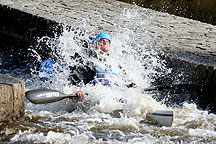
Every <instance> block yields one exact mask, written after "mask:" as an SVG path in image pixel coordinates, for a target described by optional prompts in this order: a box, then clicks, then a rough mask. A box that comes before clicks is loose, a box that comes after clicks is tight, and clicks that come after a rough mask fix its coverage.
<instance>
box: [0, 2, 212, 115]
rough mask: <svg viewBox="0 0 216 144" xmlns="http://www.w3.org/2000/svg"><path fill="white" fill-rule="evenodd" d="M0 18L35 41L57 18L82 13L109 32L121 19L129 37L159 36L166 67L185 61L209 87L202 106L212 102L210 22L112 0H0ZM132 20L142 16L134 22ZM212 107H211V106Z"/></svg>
mask: <svg viewBox="0 0 216 144" xmlns="http://www.w3.org/2000/svg"><path fill="white" fill-rule="evenodd" d="M127 10H128V11H130V10H135V11H136V12H137V13H138V15H139V16H138V17H136V18H133V19H132V20H130V19H127V18H125V19H124V18H122V17H121V16H122V13H123V12H126V11H127ZM120 17H121V18H120ZM0 18H1V22H0V26H1V27H0V33H2V34H4V35H7V36H10V37H13V38H16V39H21V40H22V41H24V43H32V42H35V41H36V39H35V38H36V37H38V36H43V35H52V33H50V31H49V30H50V29H52V26H53V25H55V26H58V24H66V25H72V24H73V23H75V22H77V21H83V20H84V19H85V20H86V21H87V23H88V25H89V26H92V31H94V32H96V33H97V32H101V31H108V32H113V31H114V30H115V28H116V27H118V26H121V27H123V28H124V27H125V24H126V23H127V26H128V27H129V28H130V29H131V30H132V31H134V32H135V33H136V34H137V36H138V37H136V38H135V40H137V41H138V42H144V41H145V37H143V36H142V34H143V33H147V34H148V36H150V37H152V38H153V39H154V41H156V42H160V50H161V51H164V52H165V53H167V55H168V56H169V57H168V59H167V61H168V62H169V66H170V67H173V68H175V69H179V68H181V67H184V66H185V65H187V66H190V70H191V71H193V72H196V74H197V75H196V78H198V79H199V81H205V84H207V87H208V88H207V89H208V90H207V91H210V93H208V94H207V96H208V97H209V98H208V99H209V102H206V103H205V105H203V106H202V107H203V108H207V104H208V103H210V104H211V105H214V104H213V103H212V101H213V102H214V101H215V99H216V98H214V96H215V94H216V88H215V87H216V71H215V58H214V57H215V56H216V27H215V26H213V25H210V24H206V23H201V22H199V21H194V20H190V19H186V18H182V17H177V16H174V15H170V14H167V13H161V12H157V11H153V10H151V9H145V8H142V7H138V6H135V5H131V4H127V3H123V2H120V1H116V0H52V1H50V0H36V1H34V0H1V1H0ZM137 20H139V21H140V20H143V21H144V22H143V23H140V25H139V26H137V25H134V23H136V22H137ZM128 21H133V22H128ZM116 22H118V25H116V24H115V23H116ZM176 63H177V64H176ZM203 99H205V101H206V100H207V99H206V98H203ZM203 99H202V98H201V101H202V100H203ZM212 109H213V110H214V111H216V107H214V106H213V107H212Z"/></svg>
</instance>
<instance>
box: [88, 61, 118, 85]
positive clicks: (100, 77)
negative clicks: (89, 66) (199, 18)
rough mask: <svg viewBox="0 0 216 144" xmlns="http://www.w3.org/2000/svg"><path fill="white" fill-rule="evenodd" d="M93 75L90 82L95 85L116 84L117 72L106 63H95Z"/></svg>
mask: <svg viewBox="0 0 216 144" xmlns="http://www.w3.org/2000/svg"><path fill="white" fill-rule="evenodd" d="M94 71H95V74H94V77H93V78H92V79H91V81H90V84H93V85H97V84H99V83H100V84H102V85H103V86H110V87H111V86H113V85H115V86H118V83H117V80H118V74H117V73H116V71H115V70H114V69H113V68H112V67H111V65H108V64H97V65H95V66H94Z"/></svg>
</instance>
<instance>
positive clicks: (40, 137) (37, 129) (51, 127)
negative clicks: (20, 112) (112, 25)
mask: <svg viewBox="0 0 216 144" xmlns="http://www.w3.org/2000/svg"><path fill="white" fill-rule="evenodd" d="M122 17H124V19H129V20H130V19H133V18H134V17H136V18H138V17H137V13H136V10H134V11H127V12H125V11H124V12H123V14H122ZM140 23H145V20H140ZM116 25H118V22H116ZM63 27H64V26H63ZM72 27H73V29H70V28H68V27H64V28H63V30H64V31H63V32H62V34H61V35H60V36H56V37H55V38H49V37H42V38H39V39H38V46H37V47H35V48H30V49H31V50H32V57H33V58H34V59H35V63H40V62H42V60H44V58H43V57H42V55H41V54H40V53H39V52H38V51H37V50H40V49H42V48H43V47H42V46H41V45H40V43H41V41H43V42H44V41H45V44H46V46H47V47H49V48H51V49H52V51H51V52H50V57H51V58H58V59H59V60H60V63H64V64H66V67H64V68H62V67H61V65H60V64H59V63H56V64H55V68H56V70H60V72H59V73H57V74H55V75H47V74H45V73H41V72H39V71H38V68H37V67H33V68H32V69H31V76H26V75H24V74H23V75H22V76H20V77H21V78H22V79H24V80H25V82H26V88H27V90H31V89H37V88H49V89H55V90H58V91H61V92H64V93H65V94H71V93H75V92H76V91H77V90H80V89H81V90H84V91H85V92H86V93H88V95H86V96H85V98H84V100H82V101H76V102H73V101H71V100H69V99H64V100H62V101H59V102H55V103H50V104H40V105H37V104H32V103H30V102H29V101H28V100H27V99H25V117H24V118H23V119H22V120H21V121H19V122H15V123H11V124H7V125H1V128H0V136H1V137H0V141H1V142H2V143H115V144H116V143H216V132H215V125H216V121H215V119H216V116H215V115H214V114H208V112H207V111H201V110H198V109H197V106H196V105H195V104H193V103H191V104H189V103H187V102H185V103H183V104H182V107H178V106H175V107H174V106H173V107H167V106H166V105H164V104H163V101H162V102H157V101H156V100H155V99H153V98H152V97H153V94H149V93H147V92H144V91H143V90H142V89H143V88H149V87H151V83H152V82H154V78H155V77H160V76H163V75H164V74H167V73H170V72H171V71H172V69H167V68H166V67H165V61H163V60H161V59H160V56H159V55H163V54H162V53H159V52H157V51H155V50H154V49H153V48H157V47H160V46H161V45H160V43H159V42H155V41H154V38H152V37H150V36H148V33H143V35H141V36H144V37H146V41H145V44H141V42H139V41H136V39H135V38H137V37H140V35H139V36H138V35H137V34H136V33H135V32H133V31H132V30H130V29H129V28H127V23H126V24H125V27H124V28H123V27H120V26H119V28H117V29H114V30H112V32H109V34H110V35H111V36H112V43H111V51H110V55H109V57H107V63H109V64H111V65H112V66H113V67H114V68H115V69H116V70H117V72H118V73H119V77H120V78H119V86H113V87H104V86H101V85H98V86H91V85H80V86H79V87H78V86H74V85H70V84H69V83H70V81H69V80H68V77H69V75H70V73H71V71H70V69H69V68H68V67H69V66H76V65H81V66H82V65H87V62H88V61H91V57H90V56H89V54H88V51H89V50H94V49H93V47H92V44H91V39H92V37H94V36H95V35H96V34H95V33H94V32H92V31H91V30H92V28H91V27H92V26H90V25H88V23H86V22H85V21H84V22H78V23H77V24H74V26H72ZM76 28H77V29H76ZM75 53H78V54H79V55H80V56H81V57H82V64H81V63H80V61H79V60H77V59H76V58H75V59H74V58H73V59H71V56H73V55H74V54H75ZM119 66H121V67H119ZM14 72H15V71H14ZM10 73H13V71H10ZM13 75H15V74H14V73H13ZM42 76H48V77H49V80H48V81H46V82H43V81H41V80H40V79H39V77H42ZM176 81H178V79H177V78H176ZM129 82H134V83H136V84H137V85H138V86H141V88H126V87H125V84H127V83H129ZM119 99H123V100H124V102H119ZM155 110H173V112H174V121H173V125H172V127H165V126H163V127H161V126H159V125H157V124H155V123H154V122H153V121H151V120H149V119H148V118H147V113H148V112H152V111H155Z"/></svg>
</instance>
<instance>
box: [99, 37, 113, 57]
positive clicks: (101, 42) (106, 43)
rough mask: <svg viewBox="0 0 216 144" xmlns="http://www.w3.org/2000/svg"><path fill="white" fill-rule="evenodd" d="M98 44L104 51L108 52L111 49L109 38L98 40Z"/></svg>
mask: <svg viewBox="0 0 216 144" xmlns="http://www.w3.org/2000/svg"><path fill="white" fill-rule="evenodd" d="M97 46H98V48H99V49H100V50H101V51H102V52H105V53H107V52H108V51H109V49H110V41H109V40H108V39H105V38H102V39H100V40H99V41H98V42H97Z"/></svg>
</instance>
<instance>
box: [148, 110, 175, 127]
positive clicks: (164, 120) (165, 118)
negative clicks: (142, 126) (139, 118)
mask: <svg viewBox="0 0 216 144" xmlns="http://www.w3.org/2000/svg"><path fill="white" fill-rule="evenodd" d="M149 116H150V118H151V119H152V120H153V121H154V122H155V123H156V124H158V125H161V126H167V127H171V126H172V123H173V111H171V110H157V111H155V112H152V113H149Z"/></svg>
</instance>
